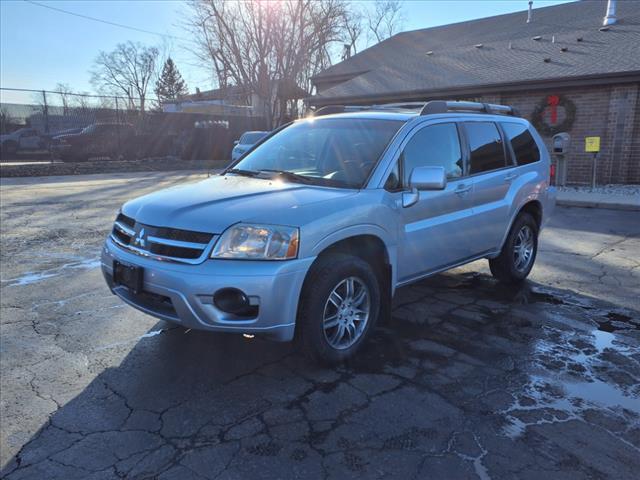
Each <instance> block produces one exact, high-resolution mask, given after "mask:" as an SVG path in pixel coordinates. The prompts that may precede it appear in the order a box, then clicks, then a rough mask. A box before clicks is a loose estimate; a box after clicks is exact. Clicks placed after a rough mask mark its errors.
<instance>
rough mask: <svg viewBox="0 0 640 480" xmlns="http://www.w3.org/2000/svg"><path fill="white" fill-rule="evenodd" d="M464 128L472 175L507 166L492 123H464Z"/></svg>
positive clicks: (498, 134)
mask: <svg viewBox="0 0 640 480" xmlns="http://www.w3.org/2000/svg"><path fill="white" fill-rule="evenodd" d="M464 126H465V131H466V132H467V138H468V140H469V151H470V153H471V169H470V172H471V174H472V175H473V174H474V173H480V172H488V171H490V170H497V169H499V168H504V167H505V166H506V165H507V163H506V158H505V155H504V148H503V147H502V139H501V137H500V132H499V131H498V128H497V127H496V125H495V124H494V123H491V122H466V123H465V124H464Z"/></svg>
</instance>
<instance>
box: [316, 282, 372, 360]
mask: <svg viewBox="0 0 640 480" xmlns="http://www.w3.org/2000/svg"><path fill="white" fill-rule="evenodd" d="M370 310H371V300H370V294H369V289H368V288H367V286H366V284H365V283H364V282H363V281H362V280H361V279H359V278H358V277H348V278H345V279H344V280H342V281H340V282H339V283H338V284H337V285H336V286H335V287H334V288H333V290H331V293H330V294H329V298H328V299H327V301H326V303H325V306H324V313H323V316H322V326H323V329H324V336H325V338H326V340H327V342H328V343H329V345H331V347H333V348H335V349H337V350H344V349H346V348H349V347H351V346H352V345H353V344H354V343H356V342H357V341H358V339H359V338H360V337H361V336H362V334H363V332H364V330H365V328H366V326H367V322H368V321H369V315H370Z"/></svg>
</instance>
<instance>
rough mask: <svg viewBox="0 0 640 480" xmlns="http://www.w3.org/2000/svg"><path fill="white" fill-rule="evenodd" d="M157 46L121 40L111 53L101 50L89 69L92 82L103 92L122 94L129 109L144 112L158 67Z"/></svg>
mask: <svg viewBox="0 0 640 480" xmlns="http://www.w3.org/2000/svg"><path fill="white" fill-rule="evenodd" d="M158 55H159V52H158V49H157V48H156V47H148V46H145V45H142V44H140V43H134V42H131V41H129V42H126V43H120V44H118V45H117V46H116V48H115V50H113V51H112V52H109V53H107V52H100V53H99V55H98V57H97V58H96V59H95V62H94V67H93V70H92V71H91V83H92V84H93V85H94V86H95V87H96V89H97V90H98V91H100V92H103V93H105V94H112V95H124V96H125V97H126V98H127V100H128V102H129V108H131V109H135V108H136V100H139V102H140V112H144V109H145V101H146V98H147V90H148V88H149V84H150V83H151V81H152V79H153V78H154V75H155V73H156V70H157V66H158V65H157V63H158Z"/></svg>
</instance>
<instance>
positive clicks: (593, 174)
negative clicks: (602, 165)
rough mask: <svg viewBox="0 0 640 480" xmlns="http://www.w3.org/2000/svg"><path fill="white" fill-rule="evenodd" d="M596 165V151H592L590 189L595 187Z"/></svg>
mask: <svg viewBox="0 0 640 480" xmlns="http://www.w3.org/2000/svg"><path fill="white" fill-rule="evenodd" d="M597 166H598V153H597V152H596V153H594V154H593V172H592V175H591V189H592V190H593V189H595V188H596V169H597Z"/></svg>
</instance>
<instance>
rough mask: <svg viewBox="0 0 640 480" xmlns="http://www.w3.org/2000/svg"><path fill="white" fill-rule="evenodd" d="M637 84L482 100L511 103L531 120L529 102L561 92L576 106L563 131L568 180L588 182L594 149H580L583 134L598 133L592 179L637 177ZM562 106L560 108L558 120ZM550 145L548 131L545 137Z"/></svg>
mask: <svg viewBox="0 0 640 480" xmlns="http://www.w3.org/2000/svg"><path fill="white" fill-rule="evenodd" d="M639 90H640V86H639V85H638V84H626V85H608V86H604V87H603V86H596V87H583V88H571V89H550V90H543V91H538V90H537V91H523V92H516V93H512V92H508V93H496V94H490V95H484V96H483V97H482V99H481V100H482V101H484V102H491V103H503V104H506V105H513V106H515V107H517V108H518V109H519V110H520V113H521V114H522V115H523V116H524V117H525V118H528V119H529V120H531V115H532V113H533V110H534V108H535V107H536V106H537V105H538V104H539V103H540V102H541V101H542V100H543V99H545V98H547V96H549V95H561V96H565V97H567V98H569V99H571V100H572V101H573V103H574V104H575V106H576V114H575V121H574V123H573V126H572V128H571V129H570V130H568V133H569V134H570V135H571V148H570V152H569V155H568V156H567V166H568V168H567V181H568V183H574V184H589V183H590V182H591V169H592V161H593V154H591V153H586V152H585V151H584V138H585V137H587V136H599V137H600V154H599V156H598V162H597V165H598V167H597V182H598V184H605V183H640V92H639ZM562 116H563V111H562V110H560V109H559V120H560V121H562ZM544 139H545V141H546V143H547V147H548V148H549V149H550V150H551V144H550V142H551V137H544Z"/></svg>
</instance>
